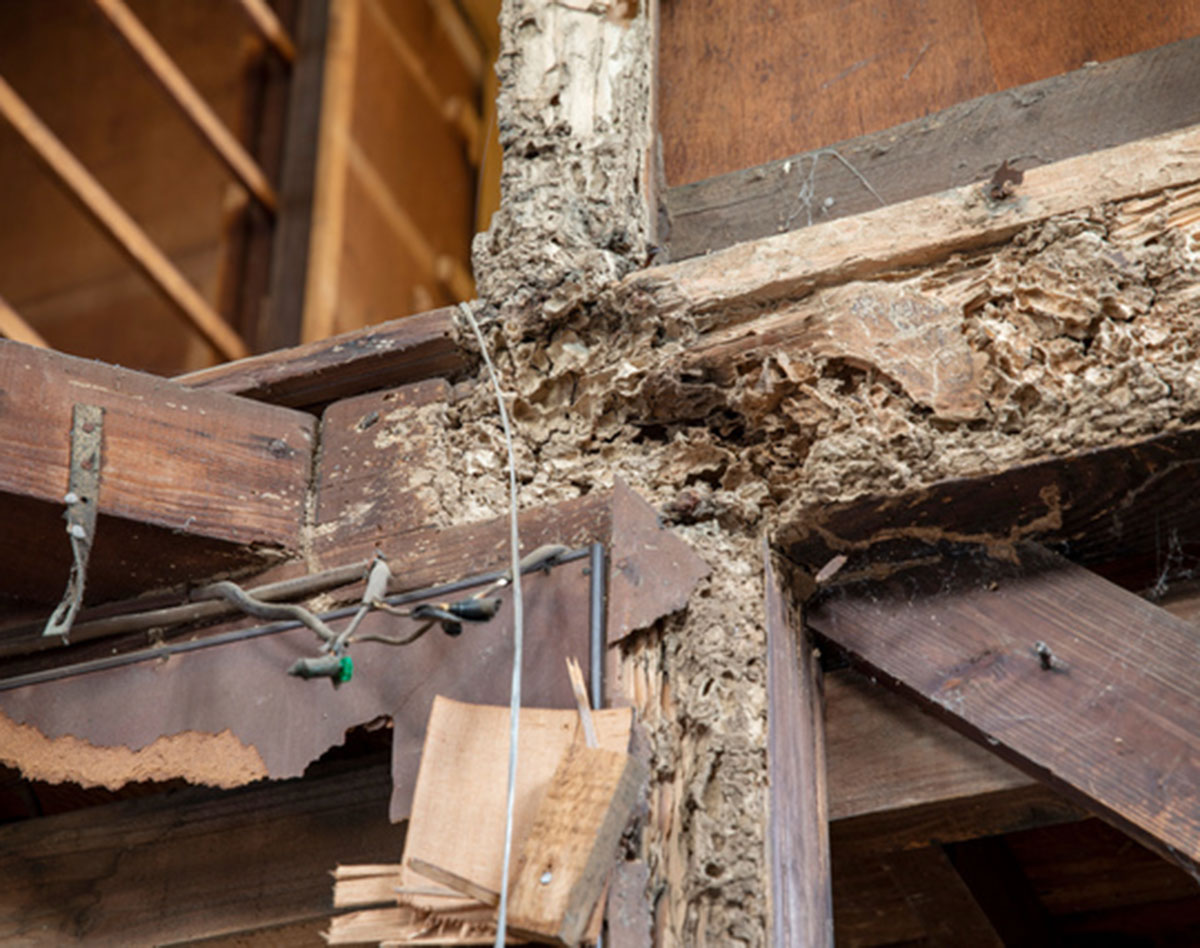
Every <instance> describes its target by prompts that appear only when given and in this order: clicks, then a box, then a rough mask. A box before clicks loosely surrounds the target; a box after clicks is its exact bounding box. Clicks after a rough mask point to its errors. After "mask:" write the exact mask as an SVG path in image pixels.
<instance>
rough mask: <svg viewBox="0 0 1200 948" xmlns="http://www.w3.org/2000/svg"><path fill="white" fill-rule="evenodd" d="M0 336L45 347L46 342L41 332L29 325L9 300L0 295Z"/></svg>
mask: <svg viewBox="0 0 1200 948" xmlns="http://www.w3.org/2000/svg"><path fill="white" fill-rule="evenodd" d="M0 336H3V337H4V338H5V339H11V340H12V341H13V342H23V343H25V344H26V345H30V346H37V347H38V348H41V349H45V348H47V342H46V340H45V339H43V338H42V334H41V333H40V332H38V331H37V330H36V329H34V328H33V327H32V326H30V325H29V323H27V322H26V321H25V320H24V319H23V318H22V317H21V314H20V313H18V312H17V311H16V310H15V309H13V307H12V306H11V305H10V304H9V302H8V301H7V300H6V299H4V297H2V296H0Z"/></svg>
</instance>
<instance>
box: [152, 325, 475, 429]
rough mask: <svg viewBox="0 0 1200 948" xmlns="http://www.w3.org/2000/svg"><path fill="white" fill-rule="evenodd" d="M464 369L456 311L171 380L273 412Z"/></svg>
mask: <svg viewBox="0 0 1200 948" xmlns="http://www.w3.org/2000/svg"><path fill="white" fill-rule="evenodd" d="M468 364H469V360H468V358H467V356H466V353H465V352H464V351H463V350H462V349H460V348H459V345H458V332H457V330H456V329H455V325H454V310H453V309H451V308H449V307H447V308H444V309H435V310H431V311H430V312H428V313H421V314H420V315H417V316H410V317H408V318H406V319H397V320H393V321H391V322H388V323H383V324H381V325H378V326H371V327H369V328H367V329H359V330H354V331H352V332H348V333H343V334H342V335H340V336H333V337H332V338H329V339H321V340H319V341H317V342H310V343H306V344H304V345H300V346H295V347H292V348H290V349H281V350H279V351H277V352H268V353H264V354H263V355H258V356H252V357H250V358H247V359H242V360H240V361H238V362H230V363H226V364H225V365H218V366H214V367H213V368H210V369H201V370H200V371H198V372H190V373H188V374H187V375H181V376H179V377H177V378H176V380H175V381H177V382H179V383H180V384H182V385H187V386H190V387H193V388H207V389H212V390H214V391H218V392H228V393H230V394H233V395H242V396H245V397H246V398H253V399H257V400H259V401H265V402H272V403H274V404H276V405H288V406H290V407H293V408H320V407H322V406H324V405H326V404H328V403H329V402H332V401H334V400H336V399H339V398H345V397H347V396H350V395H359V394H362V393H364V392H369V391H371V390H373V389H381V388H392V387H394V386H397V385H403V384H406V383H410V382H419V381H422V380H424V379H430V378H436V377H439V376H441V377H450V378H453V377H456V376H458V375H459V374H461V373H462V372H463V371H464V370H465V369H466V368H467V366H468Z"/></svg>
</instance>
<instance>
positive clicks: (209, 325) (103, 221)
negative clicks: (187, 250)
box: [0, 77, 249, 359]
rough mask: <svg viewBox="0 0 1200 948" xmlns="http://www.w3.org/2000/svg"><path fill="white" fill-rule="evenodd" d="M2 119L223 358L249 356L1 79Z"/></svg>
mask: <svg viewBox="0 0 1200 948" xmlns="http://www.w3.org/2000/svg"><path fill="white" fill-rule="evenodd" d="M0 115H3V117H4V118H5V119H6V120H7V121H8V122H9V123H10V124H11V125H12V126H13V128H14V129H16V131H17V134H18V135H19V136H20V138H21V141H22V142H23V143H24V144H25V145H26V146H27V147H28V148H29V150H30V152H31V153H32V154H33V155H34V157H35V158H37V160H38V161H39V162H40V163H41V164H42V165H43V166H44V167H45V168H46V170H47V171H48V172H49V173H50V174H51V176H52V177H53V178H54V180H55V183H57V184H58V185H60V186H61V187H62V188H63V190H64V191H65V192H66V193H67V195H68V196H69V197H70V198H71V199H72V200H73V201H74V202H75V203H76V204H77V205H78V206H79V207H80V209H81V210H83V212H84V213H86V214H87V215H88V216H89V217H90V218H91V219H92V220H93V221H94V222H95V223H96V224H97V225H98V226H99V227H100V229H101V230H103V231H104V233H105V235H106V236H107V237H108V239H109V240H111V241H112V243H113V244H114V245H115V246H116V248H117V249H118V250H120V251H121V253H123V254H124V255H125V256H126V258H127V259H128V260H129V262H130V263H132V264H133V265H134V266H135V267H137V269H138V270H139V271H141V273H142V274H143V275H144V276H145V277H146V278H147V279H148V280H149V281H150V283H151V284H152V285H153V286H154V288H155V289H156V290H157V291H158V292H159V293H160V294H162V296H163V297H164V298H165V299H166V300H167V301H168V302H169V303H170V304H171V305H172V306H173V307H174V308H175V309H176V310H177V311H178V312H179V313H180V315H182V316H183V317H184V318H185V319H187V320H188V321H189V322H191V323H192V324H193V325H194V326H195V327H196V329H197V330H198V331H199V332H200V333H201V334H202V335H203V336H204V337H205V338H206V339H207V340H208V341H209V342H210V343H211V344H212V345H213V347H214V348H215V349H216V350H217V352H219V353H220V354H221V355H222V356H223V357H225V358H227V359H238V358H241V357H242V356H244V355H246V354H248V351H249V350H248V349H247V348H246V344H245V343H244V342H243V341H242V339H241V338H240V337H239V336H238V334H237V333H236V332H234V330H233V327H232V326H230V325H229V323H227V322H226V321H225V320H224V319H222V318H221V315H220V314H219V313H218V312H217V311H216V310H215V309H213V307H212V306H211V305H210V304H209V302H208V301H207V300H206V299H205V298H204V297H203V296H202V295H201V294H200V293H199V292H198V291H197V290H196V288H195V287H194V286H192V284H191V283H189V282H188V280H187V278H186V277H184V276H183V274H182V273H180V272H179V270H178V268H177V267H176V266H175V265H174V264H173V263H172V262H171V261H170V260H169V259H168V258H167V256H166V254H164V253H163V252H162V251H161V250H160V249H159V248H158V246H157V245H156V244H155V243H154V241H152V240H151V239H150V238H149V236H147V234H146V232H145V231H144V230H142V228H140V227H139V226H138V225H137V223H136V222H135V221H134V220H133V218H132V217H130V216H129V214H127V213H126V212H125V210H124V209H123V208H122V207H121V205H120V204H118V203H117V202H116V201H115V200H114V199H113V197H112V195H111V194H109V193H108V191H107V190H106V189H105V188H104V187H103V186H102V185H101V184H100V182H99V181H97V180H96V179H95V178H94V177H93V176H92V174H91V173H90V172H89V171H88V170H87V169H86V168H85V167H84V166H83V165H82V164H81V163H80V161H79V159H78V158H76V157H75V156H74V155H73V154H72V153H71V151H70V150H69V149H68V148H67V147H66V146H65V145H64V144H63V143H62V142H61V141H59V139H58V137H57V136H55V134H54V133H53V132H52V131H51V130H50V129H49V128H48V127H47V126H46V125H45V123H43V122H42V120H41V119H40V118H38V116H37V115H36V114H35V113H34V111H33V110H32V109H31V108H30V107H29V106H28V105H27V104H26V103H25V101H24V100H23V99H22V98H21V97H20V96H19V95H18V94H17V93H16V91H15V90H14V89H13V87H12V86H10V85H9V84H8V83H7V82H6V81H5V80H4V79H3V78H2V77H0Z"/></svg>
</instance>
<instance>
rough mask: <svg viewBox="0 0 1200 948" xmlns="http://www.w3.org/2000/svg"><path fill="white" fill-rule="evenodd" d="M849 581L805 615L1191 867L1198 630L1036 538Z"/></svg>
mask: <svg viewBox="0 0 1200 948" xmlns="http://www.w3.org/2000/svg"><path fill="white" fill-rule="evenodd" d="M1016 555H1017V557H1018V559H1017V560H1016V561H1015V562H1014V561H998V560H993V559H989V558H987V557H984V556H977V557H969V556H968V557H959V558H953V559H947V560H945V561H943V562H942V563H940V564H938V565H935V566H928V565H926V566H923V567H921V566H918V567H913V568H911V569H908V570H900V571H898V572H897V573H895V574H894V575H892V576H890V577H888V578H887V579H885V580H880V581H871V580H864V581H861V582H857V583H847V584H845V585H843V586H840V587H838V588H837V589H835V590H833V591H832V592H831V593H830V594H829V595H828V596H827V597H826V598H824V599H823V600H822V601H821V602H819V603H818V604H817V605H816V606H815V607H814V608H813V609H811V610H810V611H809V613H808V615H807V619H808V621H809V623H810V624H811V625H812V627H813V628H815V629H816V630H818V631H819V632H820V633H821V634H822V635H823V636H826V637H827V638H829V639H830V640H831V641H833V642H834V643H836V644H837V645H838V646H839V647H841V648H842V649H844V650H845V651H846V652H847V653H849V654H850V656H851V657H852V658H853V659H854V660H855V661H857V662H861V663H862V664H863V665H865V666H866V667H868V668H869V669H870V670H871V671H872V672H873V673H874V674H876V675H878V676H880V677H882V678H884V679H885V680H887V681H892V682H895V683H897V684H898V686H899V687H900V688H901V689H902V690H903V691H904V693H906V694H909V695H911V696H913V697H915V698H916V699H918V700H919V701H921V702H923V703H924V704H925V705H926V706H928V707H929V708H930V709H931V710H933V711H935V712H937V713H938V714H939V715H940V716H941V717H943V718H944V719H945V720H946V721H947V722H948V723H950V724H952V725H953V726H954V727H956V728H957V729H959V730H961V731H963V732H964V733H966V734H967V735H968V736H971V737H972V738H974V739H976V740H978V741H981V742H983V743H984V744H985V746H987V747H989V748H991V749H993V750H994V751H995V752H996V753H1001V754H1003V755H1004V756H1006V757H1007V758H1009V759H1011V760H1012V761H1013V762H1015V763H1017V764H1018V765H1019V766H1021V767H1022V768H1023V769H1025V770H1027V771H1028V772H1030V773H1031V774H1033V775H1035V776H1037V777H1038V778H1039V779H1040V780H1043V781H1045V782H1047V783H1049V784H1050V785H1051V786H1052V787H1054V788H1055V789H1057V790H1059V791H1061V792H1062V793H1063V794H1065V795H1066V796H1068V797H1069V798H1070V799H1073V800H1074V801H1076V802H1078V803H1080V804H1081V805H1083V806H1085V807H1087V808H1088V809H1089V810H1091V811H1092V812H1094V813H1096V814H1097V815H1100V816H1103V817H1104V818H1105V819H1106V820H1108V821H1109V822H1111V823H1113V825H1115V826H1117V827H1119V828H1121V829H1123V830H1125V831H1126V832H1128V833H1130V834H1131V835H1133V836H1135V838H1137V839H1139V840H1141V841H1142V842H1144V843H1145V844H1146V845H1147V846H1149V847H1151V848H1152V849H1155V850H1156V851H1157V852H1159V853H1160V854H1161V855H1163V856H1164V857H1166V858H1168V859H1170V860H1173V861H1179V862H1181V863H1182V864H1184V865H1185V866H1187V867H1189V869H1191V870H1192V871H1195V869H1196V867H1197V866H1200V814H1197V811H1196V808H1195V806H1194V805H1193V801H1194V788H1195V786H1196V785H1197V782H1198V781H1200V771H1198V768H1200V693H1198V692H1197V690H1196V688H1195V687H1194V681H1193V675H1192V671H1193V670H1194V669H1195V668H1196V667H1197V665H1198V663H1200V637H1197V636H1196V634H1195V630H1194V628H1193V627H1192V626H1190V625H1189V624H1187V623H1184V622H1181V621H1179V620H1178V619H1176V618H1174V617H1173V616H1171V615H1170V614H1168V613H1167V612H1166V611H1164V610H1162V609H1159V608H1158V607H1157V606H1154V605H1152V604H1150V603H1148V602H1146V601H1145V600H1143V599H1140V598H1138V597H1137V596H1134V595H1132V594H1130V593H1127V592H1125V591H1124V590H1122V589H1120V588H1119V587H1117V586H1114V585H1113V584H1111V583H1109V582H1107V581H1105V580H1104V579H1102V578H1100V577H1099V576H1097V575H1095V574H1094V573H1090V572H1088V571H1087V570H1085V569H1082V568H1081V567H1078V566H1075V565H1073V564H1071V563H1069V562H1067V561H1066V560H1063V559H1062V558H1061V557H1058V556H1055V555H1054V554H1052V553H1049V552H1047V551H1046V550H1044V549H1041V548H1039V547H1034V546H1031V545H1022V546H1020V547H1018V549H1017V554H1016Z"/></svg>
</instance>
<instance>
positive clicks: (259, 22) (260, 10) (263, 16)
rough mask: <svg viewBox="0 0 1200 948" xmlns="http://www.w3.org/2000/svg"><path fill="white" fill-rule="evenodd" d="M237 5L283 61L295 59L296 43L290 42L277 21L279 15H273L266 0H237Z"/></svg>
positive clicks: (290, 39)
mask: <svg viewBox="0 0 1200 948" xmlns="http://www.w3.org/2000/svg"><path fill="white" fill-rule="evenodd" d="M237 5H238V6H239V7H241V9H242V12H243V13H245V14H246V17H247V18H248V19H249V20H250V22H251V23H253V24H254V28H255V29H256V30H258V32H259V33H261V34H262V37H263V39H265V40H266V41H267V42H268V43H270V44H271V48H272V49H274V50H275V51H276V52H277V53H279V55H280V56H282V57H283V58H284V60H285V61H287V62H289V63H290V62H293V61H295V59H296V44H295V43H293V42H292V38H291V37H290V36H289V35H288V32H287V30H286V29H284V27H283V24H282V23H280V22H279V17H278V16H276V15H275V11H274V10H273V9H271V5H270V4H269V3H267V0H237Z"/></svg>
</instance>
